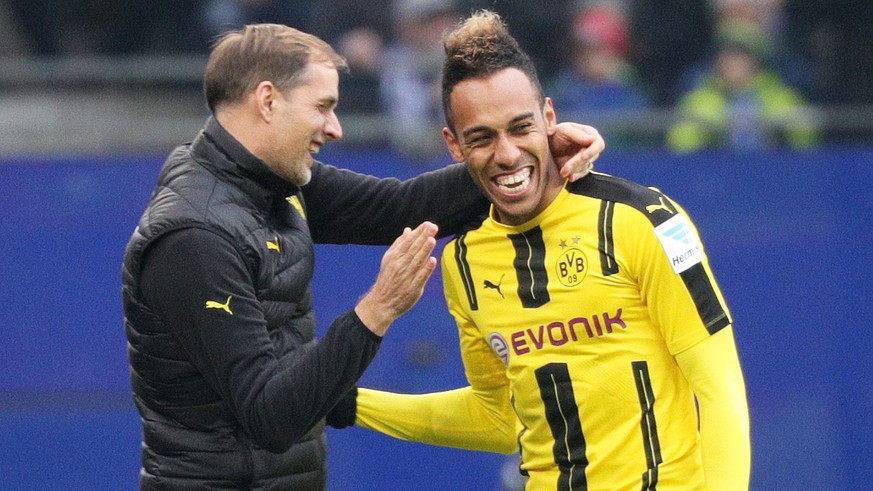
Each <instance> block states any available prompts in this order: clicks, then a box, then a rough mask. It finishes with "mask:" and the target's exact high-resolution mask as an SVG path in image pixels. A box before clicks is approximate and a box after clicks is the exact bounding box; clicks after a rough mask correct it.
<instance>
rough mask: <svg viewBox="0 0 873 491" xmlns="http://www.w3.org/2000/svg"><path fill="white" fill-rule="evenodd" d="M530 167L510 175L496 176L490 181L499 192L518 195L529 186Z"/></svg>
mask: <svg viewBox="0 0 873 491" xmlns="http://www.w3.org/2000/svg"><path fill="white" fill-rule="evenodd" d="M530 175H531V168H530V167H522V168H521V169H519V170H518V171H516V172H514V173H512V174H504V175H501V176H497V177H495V178H493V179H492V181H493V182H494V183H495V184H496V185H497V188H498V189H500V191H501V192H503V193H506V194H520V193H523V192H525V191H526V190H527V188H528V187H529V186H530Z"/></svg>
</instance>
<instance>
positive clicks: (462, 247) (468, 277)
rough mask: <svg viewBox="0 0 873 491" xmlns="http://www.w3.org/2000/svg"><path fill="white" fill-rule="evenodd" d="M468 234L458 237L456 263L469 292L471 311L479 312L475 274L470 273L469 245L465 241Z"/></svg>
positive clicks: (465, 289)
mask: <svg viewBox="0 0 873 491" xmlns="http://www.w3.org/2000/svg"><path fill="white" fill-rule="evenodd" d="M466 237H467V234H463V235H460V236H458V239H457V240H456V241H455V262H456V263H457V264H458V271H459V272H460V273H461V280H462V281H463V282H464V291H466V292H467V300H468V301H469V302H470V310H479V301H478V300H476V287H475V285H474V283H473V274H472V273H471V272H470V263H468V262H467V243H466V242H464V239H465V238H466Z"/></svg>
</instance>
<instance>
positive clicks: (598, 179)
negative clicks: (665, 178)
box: [567, 172, 676, 227]
mask: <svg viewBox="0 0 873 491" xmlns="http://www.w3.org/2000/svg"><path fill="white" fill-rule="evenodd" d="M567 191H569V192H570V193H572V194H579V195H582V196H590V197H592V198H598V199H603V200H609V201H614V202H616V203H622V204H625V205H628V206H630V207H632V208H636V209H637V210H639V211H640V213H642V214H643V215H645V216H646V218H648V219H649V221H650V222H652V225H654V226H656V227H657V226H658V225H660V224H662V223H664V222H666V221H667V220H669V219H670V218H671V217H672V216H673V215H675V214H676V207H674V206H673V203H672V202H671V201H670V200H669V199H668V198H667V197H666V196H664V195H663V194H662V193H661V192H660V191H658V190H657V189H654V188H647V187H645V186H643V185H642V184H637V183H635V182H633V181H628V180H627V179H622V178H620V177H615V176H610V175H607V174H600V173H597V172H592V173H590V174H588V175H587V176H585V177H584V178H582V179H580V180H578V181H576V182H572V183H569V184H568V185H567Z"/></svg>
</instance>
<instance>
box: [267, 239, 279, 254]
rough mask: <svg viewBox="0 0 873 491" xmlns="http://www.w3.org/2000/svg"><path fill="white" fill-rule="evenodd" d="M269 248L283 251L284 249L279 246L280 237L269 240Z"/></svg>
mask: <svg viewBox="0 0 873 491" xmlns="http://www.w3.org/2000/svg"><path fill="white" fill-rule="evenodd" d="M267 250H273V251H276V252H282V249H281V248H280V247H279V237H276V238H274V239H273V240H268V241H267Z"/></svg>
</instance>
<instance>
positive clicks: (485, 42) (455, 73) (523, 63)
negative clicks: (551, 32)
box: [442, 10, 544, 129]
mask: <svg viewBox="0 0 873 491" xmlns="http://www.w3.org/2000/svg"><path fill="white" fill-rule="evenodd" d="M443 47H444V48H445V50H446V59H445V62H444V63H443V80H442V102H443V111H444V113H445V115H446V125H447V126H448V127H449V128H450V129H452V119H453V118H452V113H451V107H450V106H449V98H450V96H451V94H452V90H454V88H455V86H456V85H458V84H459V83H460V82H463V81H464V80H469V79H473V78H485V77H488V76H491V75H493V74H494V73H497V72H499V71H500V70H503V69H506V68H516V69H518V70H520V71H521V72H523V73H524V74H525V75H527V77H528V78H529V79H530V82H531V84H532V85H533V86H534V88H535V89H536V91H537V93H538V94H539V98H540V101H541V102H542V101H543V100H544V97H543V89H542V86H541V85H540V81H539V77H537V72H536V67H535V66H534V64H533V62H532V61H531V59H530V57H529V56H528V55H527V53H525V52H524V50H522V49H521V46H519V44H518V41H516V40H515V38H514V37H512V35H511V34H509V28H508V27H507V26H506V23H505V22H504V21H503V19H502V18H501V17H500V15H498V14H497V13H495V12H492V11H490V10H480V11H477V12H475V13H474V14H473V15H471V16H470V17H469V18H467V19H465V20H463V21H461V23H460V24H458V26H457V27H456V28H455V29H454V30H453V31H451V32H449V33H448V34H446V35H445V37H444V38H443Z"/></svg>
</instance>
